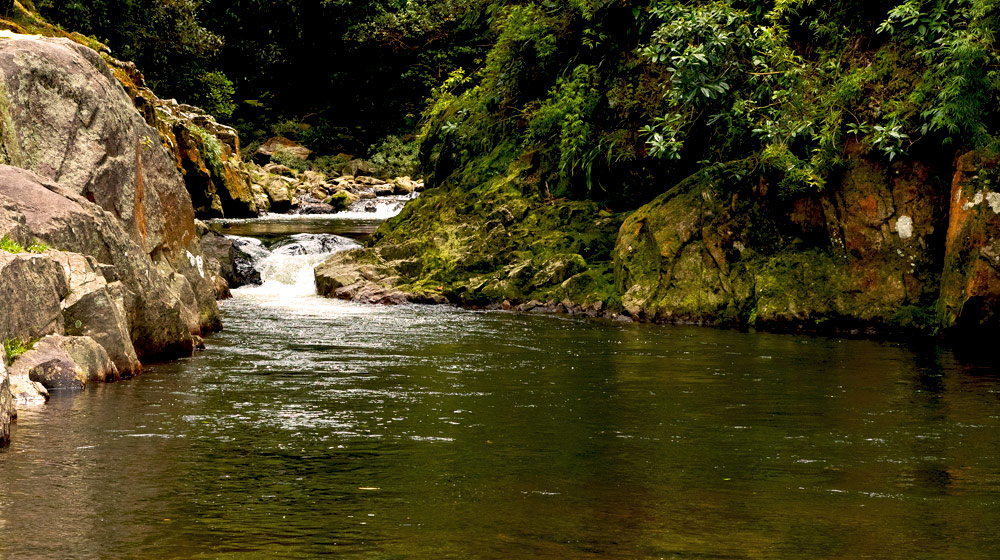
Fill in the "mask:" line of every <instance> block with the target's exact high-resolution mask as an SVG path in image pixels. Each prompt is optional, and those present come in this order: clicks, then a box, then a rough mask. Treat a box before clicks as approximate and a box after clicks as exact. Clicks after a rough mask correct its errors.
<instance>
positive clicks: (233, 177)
mask: <svg viewBox="0 0 1000 560" xmlns="http://www.w3.org/2000/svg"><path fill="white" fill-rule="evenodd" d="M104 60H105V61H106V62H107V64H108V66H109V67H110V69H111V71H112V72H113V75H114V77H115V78H116V79H117V80H118V82H119V83H120V84H121V85H122V87H124V88H125V91H126V92H127V93H128V96H129V97H130V98H131V99H132V102H133V104H134V105H135V107H136V108H137V109H138V110H139V112H140V113H141V115H142V116H143V118H144V119H145V121H146V123H147V124H148V125H149V126H150V127H152V128H154V129H155V130H156V131H157V132H158V135H159V143H162V145H163V146H164V147H165V148H166V149H167V152H168V153H169V154H171V156H172V159H173V162H174V165H175V167H176V168H177V170H178V171H179V172H180V173H181V174H182V175H183V177H184V184H185V185H186V188H187V191H188V193H189V194H190V197H191V199H192V201H193V204H194V210H195V213H196V215H197V216H198V217H199V218H246V217H250V216H256V215H257V214H260V213H261V212H264V211H266V210H267V204H268V202H267V195H266V194H265V193H264V192H263V191H261V190H259V189H258V190H256V191H255V190H254V188H253V186H252V184H251V182H250V175H249V172H248V170H247V168H246V166H245V165H244V163H243V160H242V157H241V154H240V139H239V135H238V134H237V133H236V131H235V130H234V129H233V128H232V127H229V126H225V125H223V124H220V123H218V122H216V120H215V118H214V117H212V116H211V115H209V114H207V113H205V112H204V111H202V110H201V109H199V108H197V107H194V106H191V105H187V104H183V103H178V102H177V101H176V100H174V99H166V100H164V99H160V98H159V97H157V96H156V94H155V93H153V92H152V91H151V90H150V89H149V88H147V87H146V83H145V78H144V77H143V75H142V73H141V72H140V71H139V70H138V68H136V66H135V64H133V63H131V62H123V61H120V60H117V59H115V58H112V57H111V56H108V55H105V56H104ZM156 138H157V137H156V136H150V137H149V142H152V141H154V140H156ZM144 141H145V140H144ZM147 144H148V142H147Z"/></svg>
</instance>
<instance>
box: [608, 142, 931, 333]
mask: <svg viewBox="0 0 1000 560" xmlns="http://www.w3.org/2000/svg"><path fill="white" fill-rule="evenodd" d="M941 190H942V187H941V176H940V173H936V172H935V171H934V170H933V169H931V168H929V167H928V166H925V165H922V164H919V163H916V162H907V161H903V162H898V163H896V164H893V165H885V164H883V163H881V162H878V161H875V160H873V159H870V158H867V157H864V156H862V155H860V154H853V155H852V157H851V159H849V162H848V164H847V166H846V168H845V169H844V171H843V172H842V173H841V174H840V175H839V176H838V177H836V178H835V180H834V181H832V182H831V184H830V185H829V188H828V189H827V190H826V191H824V192H822V193H815V194H808V195H801V196H799V197H796V198H794V199H792V200H787V199H785V200H783V199H776V198H774V197H772V196H770V195H769V193H768V188H767V183H766V181H764V180H762V179H761V178H760V176H759V174H754V173H752V172H751V170H750V169H748V168H747V167H746V164H745V162H742V163H739V164H734V165H729V166H719V167H715V168H710V169H707V170H704V171H702V172H699V173H697V174H696V175H694V176H693V177H691V178H689V179H687V180H685V181H683V182H681V183H680V184H679V185H677V186H676V187H674V188H672V189H671V190H669V191H668V192H666V193H664V194H663V195H660V196H659V197H657V198H656V199H655V200H653V201H652V202H650V203H649V204H647V205H645V206H643V207H642V208H640V209H639V210H637V211H635V212H633V213H632V214H631V215H630V216H629V217H628V218H627V219H626V220H625V222H624V224H623V225H622V228H621V231H620V233H619V236H618V242H617V246H616V249H615V271H616V282H617V287H618V290H619V291H620V292H621V294H622V303H623V306H624V308H625V309H626V310H627V311H628V312H629V313H630V314H632V315H633V316H636V317H639V318H643V319H648V320H654V321H689V322H699V323H710V324H756V325H758V326H767V327H771V328H788V327H801V326H807V327H810V328H820V329H826V328H832V329H854V328H867V327H878V328H888V329H894V328H903V329H924V328H927V327H929V326H931V325H930V322H929V321H928V315H927V314H928V312H929V311H928V310H929V309H931V308H932V307H933V302H934V300H935V299H936V297H937V296H936V291H937V278H938V266H939V261H938V257H937V254H936V252H935V247H936V246H937V244H938V243H939V240H940V238H941V235H942V231H943V229H942V227H941V224H942V219H943V217H942V212H941V211H940V207H941V204H940V201H941V199H942V195H941V194H940V193H941Z"/></svg>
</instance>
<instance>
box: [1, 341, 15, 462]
mask: <svg viewBox="0 0 1000 560" xmlns="http://www.w3.org/2000/svg"><path fill="white" fill-rule="evenodd" d="M6 359H7V358H6V357H5V356H0V447H4V446H6V445H7V444H8V443H9V442H10V423H11V421H12V420H13V419H14V418H15V417H16V416H17V413H16V411H15V410H14V397H13V396H12V395H11V393H10V378H9V375H8V374H7V365H6Z"/></svg>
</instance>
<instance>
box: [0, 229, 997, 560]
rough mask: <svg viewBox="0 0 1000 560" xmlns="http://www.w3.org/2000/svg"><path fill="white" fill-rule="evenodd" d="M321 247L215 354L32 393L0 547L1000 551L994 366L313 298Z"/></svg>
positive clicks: (772, 339)
mask: <svg viewBox="0 0 1000 560" xmlns="http://www.w3.org/2000/svg"><path fill="white" fill-rule="evenodd" d="M276 221H277V222H280V223H284V222H282V221H281V220H276ZM289 221H290V220H289ZM369 225H370V224H367V223H365V222H364V221H363V220H362V221H361V222H359V223H357V224H346V221H345V222H341V223H333V224H331V223H327V225H326V226H322V225H317V224H313V225H311V226H310V228H312V229H308V230H307V233H309V234H310V235H320V236H322V235H330V234H331V233H339V234H340V235H347V236H349V237H358V236H363V235H365V234H366V232H370V228H369ZM313 226H315V227H313ZM240 227H241V228H242V229H239V228H236V229H237V231H226V233H237V234H239V235H258V236H264V237H267V236H270V237H271V238H272V240H273V238H275V236H280V235H287V234H289V233H292V231H291V230H294V229H295V228H293V227H291V228H286V229H282V228H285V226H284V225H280V226H274V227H272V226H260V225H258V226H252V225H246V226H240ZM255 228H256V229H255ZM268 228H270V229H268ZM263 230H267V231H263ZM276 230H281V231H276ZM297 231H300V232H301V231H302V229H298V230H297ZM327 241H329V240H327ZM323 246H324V247H326V248H327V249H326V250H328V249H329V247H330V246H331V244H330V243H326V244H325V245H323ZM333 246H336V247H337V248H343V247H348V246H350V242H349V241H347V240H343V242H342V243H339V245H338V244H337V243H334V244H333ZM276 253H277V252H276ZM321 257H322V255H315V254H313V255H308V254H307V255H299V256H295V255H281V258H282V259H284V260H282V261H281V262H280V263H279V262H277V261H275V262H272V263H270V264H271V265H273V266H271V268H269V269H268V270H271V272H269V273H267V274H266V275H265V280H266V281H265V282H264V284H263V285H262V286H257V287H245V288H240V289H237V290H235V291H234V296H235V297H234V298H233V299H231V300H228V301H225V302H222V303H221V309H222V313H223V320H224V324H225V330H224V331H222V332H221V333H218V334H216V335H213V336H212V337H209V339H208V340H207V341H206V343H207V346H208V349H207V350H206V351H203V352H199V353H197V354H196V355H195V356H193V357H191V358H188V359H184V360H180V361H177V362H173V363H167V364H160V365H153V366H149V367H147V369H146V371H145V373H144V374H143V375H141V376H139V377H137V378H135V379H133V380H130V381H125V382H120V383H115V384H108V385H96V386H92V387H88V388H87V389H86V390H85V391H83V392H82V393H80V392H74V393H70V392H61V393H60V392H55V394H54V396H53V397H52V399H51V400H50V402H49V403H48V404H47V405H46V406H44V407H40V408H33V409H30V408H29V409H25V410H22V411H21V413H20V418H19V419H18V421H17V424H16V426H15V432H14V434H13V442H12V446H11V447H10V448H9V449H7V450H4V451H0V558H11V559H14V558H52V559H67V558H315V557H319V556H324V555H338V556H341V557H345V558H497V559H500V558H623V559H624V558H685V559H688V558H699V559H701V558H705V559H708V558H712V559H722V558H726V559H732V558H760V559H770V558H789V559H792V558H844V559H846V558H852V559H853V558H863V557H872V558H934V559H937V558H940V559H946V558H947V559H953V558H963V559H967V558H983V559H986V558H997V557H1000V538H998V537H997V529H996V528H997V527H998V526H1000V373H998V371H997V368H996V367H995V366H992V365H983V364H982V363H979V364H978V365H977V363H970V362H963V361H962V360H960V359H958V358H957V357H956V356H955V355H954V354H952V353H951V352H950V351H948V350H944V349H941V348H937V347H933V346H930V345H926V344H922V345H914V346H912V347H909V346H907V345H901V344H891V343H881V342H871V341H862V340H844V339H836V338H820V337H806V336H794V335H772V334H761V333H744V332H737V331H730V330H713V329H707V328H698V327H671V326H657V325H639V324H620V323H612V322H608V321H593V320H583V319H576V318H566V317H555V316H538V315H518V314H511V313H503V312H477V311H468V310H460V309H456V308H453V307H447V306H440V307H432V306H398V307H385V306H363V305H358V304H354V303H348V302H341V301H336V300H329V299H323V298H319V297H317V296H315V295H314V291H313V289H312V286H311V269H310V266H312V265H314V264H315V263H316V262H318V260H319V259H320V258H321Z"/></svg>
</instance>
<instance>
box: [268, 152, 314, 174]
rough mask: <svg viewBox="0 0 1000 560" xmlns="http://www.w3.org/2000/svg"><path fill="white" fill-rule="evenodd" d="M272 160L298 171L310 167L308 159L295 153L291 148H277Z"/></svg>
mask: <svg viewBox="0 0 1000 560" xmlns="http://www.w3.org/2000/svg"><path fill="white" fill-rule="evenodd" d="M271 161H273V162H274V163H278V164H281V165H284V166H285V167H288V168H289V169H294V170H296V171H306V170H308V169H309V162H308V161H306V160H305V159H303V158H301V157H299V156H297V155H295V153H293V152H292V151H291V150H286V149H284V148H278V149H277V150H275V152H274V154H273V155H271Z"/></svg>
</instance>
